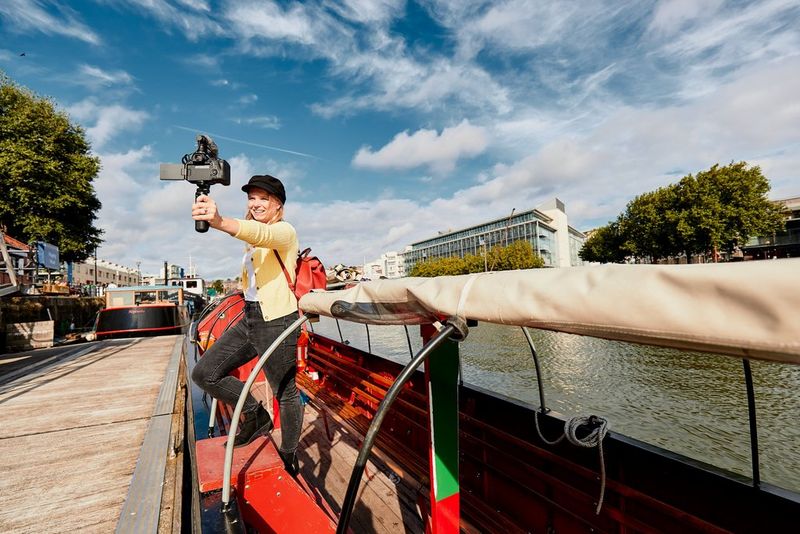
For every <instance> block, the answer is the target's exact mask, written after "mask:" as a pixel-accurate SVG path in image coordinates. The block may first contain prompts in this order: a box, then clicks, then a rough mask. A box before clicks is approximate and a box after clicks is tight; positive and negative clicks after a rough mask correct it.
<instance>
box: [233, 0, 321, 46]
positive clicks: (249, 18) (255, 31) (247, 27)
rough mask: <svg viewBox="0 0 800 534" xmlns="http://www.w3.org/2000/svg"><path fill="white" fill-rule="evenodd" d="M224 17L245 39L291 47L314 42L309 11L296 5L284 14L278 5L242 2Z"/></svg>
mask: <svg viewBox="0 0 800 534" xmlns="http://www.w3.org/2000/svg"><path fill="white" fill-rule="evenodd" d="M225 16H226V18H227V19H228V21H229V22H230V23H231V24H233V27H234V29H235V30H236V31H237V33H238V36H239V37H240V38H242V39H245V40H247V39H251V38H258V39H274V40H278V41H288V42H292V43H301V44H311V43H314V42H315V33H316V32H315V31H314V27H313V26H314V25H313V22H312V20H311V19H310V18H309V16H308V12H307V10H306V8H304V7H303V6H301V5H297V4H295V5H294V6H292V7H291V8H288V9H286V10H285V11H284V10H282V9H281V7H280V6H279V5H278V4H274V3H268V4H264V3H262V2H240V3H237V4H236V5H234V6H231V7H229V8H228V9H227V10H226V12H225Z"/></svg>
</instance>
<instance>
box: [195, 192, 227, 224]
mask: <svg viewBox="0 0 800 534" xmlns="http://www.w3.org/2000/svg"><path fill="white" fill-rule="evenodd" d="M192 219H194V220H195V221H208V225H209V226H210V227H211V228H214V229H217V230H219V229H220V227H221V226H222V215H220V214H219V211H217V203H216V202H214V199H213V198H211V197H210V196H208V195H200V196H199V197H197V199H195V202H194V204H192Z"/></svg>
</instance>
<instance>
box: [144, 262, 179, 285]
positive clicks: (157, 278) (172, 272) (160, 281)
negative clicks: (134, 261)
mask: <svg viewBox="0 0 800 534" xmlns="http://www.w3.org/2000/svg"><path fill="white" fill-rule="evenodd" d="M166 272H167V275H168V276H167V279H168V280H178V279H180V278H184V274H185V271H184V269H183V267H181V266H180V265H175V264H172V263H170V264H169V265H167V271H166ZM164 284H165V279H164V267H161V269H159V272H158V274H147V275H144V276H143V277H142V285H145V286H162V285H164Z"/></svg>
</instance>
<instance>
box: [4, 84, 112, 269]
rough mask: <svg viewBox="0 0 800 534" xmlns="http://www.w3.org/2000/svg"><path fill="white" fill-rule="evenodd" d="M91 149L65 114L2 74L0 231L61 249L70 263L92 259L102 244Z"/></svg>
mask: <svg viewBox="0 0 800 534" xmlns="http://www.w3.org/2000/svg"><path fill="white" fill-rule="evenodd" d="M89 150H90V147H89V143H88V142H87V141H86V139H85V136H84V132H83V130H82V129H81V128H80V127H79V126H76V125H72V124H70V122H69V119H68V117H67V116H66V114H65V113H63V112H60V111H57V110H56V109H55V106H54V105H53V103H52V102H51V101H49V100H47V99H44V98H41V97H38V96H36V95H34V94H33V93H31V92H30V91H29V90H27V89H25V88H22V87H19V86H17V85H16V84H14V83H13V82H12V81H11V80H10V79H8V78H7V77H6V76H4V75H2V74H1V73H0V191H2V194H1V195H0V227H4V228H5V231H6V232H8V233H9V234H10V235H12V236H14V237H16V238H17V239H20V240H21V241H26V242H30V241H33V240H43V241H47V242H49V243H52V244H54V245H56V246H57V247H58V248H59V252H60V256H61V259H62V260H65V261H78V260H82V259H85V258H86V257H87V256H89V254H90V253H91V252H92V251H93V250H94V249H95V247H97V245H98V244H100V243H101V241H102V240H101V237H100V236H101V234H102V231H101V230H100V229H98V228H96V227H95V226H94V222H95V220H96V219H97V215H96V213H97V211H98V210H99V209H100V201H99V200H98V199H97V197H96V196H95V191H94V186H93V185H92V181H93V180H94V179H95V177H96V176H97V173H98V171H99V170H100V162H99V160H98V158H96V157H94V156H92V155H90V153H89Z"/></svg>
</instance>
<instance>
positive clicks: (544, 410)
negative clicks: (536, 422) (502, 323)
mask: <svg viewBox="0 0 800 534" xmlns="http://www.w3.org/2000/svg"><path fill="white" fill-rule="evenodd" d="M522 333H523V334H525V339H526V340H527V341H528V346H529V347H530V349H531V355H532V356H533V365H534V366H535V367H536V385H537V386H539V413H547V412H549V411H550V408H548V407H547V406H545V403H544V384H543V383H542V368H541V367H539V356H538V355H537V353H536V345H534V344H533V338H532V337H531V333H530V332H528V329H527V328H525V327H524V326H523V327H522Z"/></svg>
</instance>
